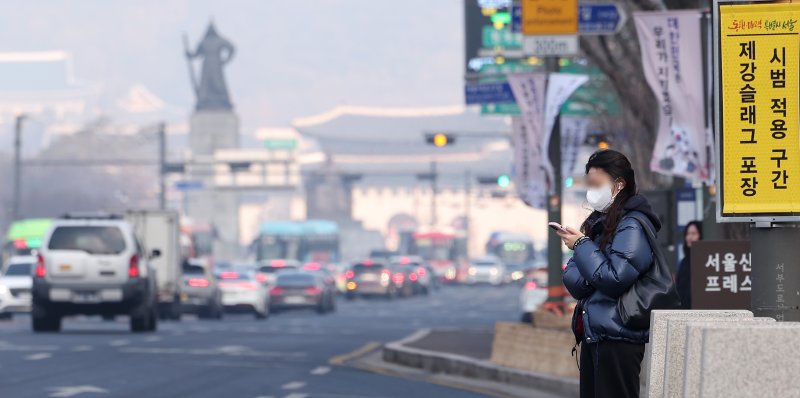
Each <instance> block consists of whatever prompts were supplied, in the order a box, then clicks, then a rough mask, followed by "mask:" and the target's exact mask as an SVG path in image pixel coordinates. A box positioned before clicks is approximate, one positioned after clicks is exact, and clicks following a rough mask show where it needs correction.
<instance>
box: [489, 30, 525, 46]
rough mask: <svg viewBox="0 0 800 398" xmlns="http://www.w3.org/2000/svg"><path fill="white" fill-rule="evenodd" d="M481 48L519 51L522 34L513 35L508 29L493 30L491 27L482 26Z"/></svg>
mask: <svg viewBox="0 0 800 398" xmlns="http://www.w3.org/2000/svg"><path fill="white" fill-rule="evenodd" d="M483 47H485V48H497V47H502V48H506V49H519V48H522V34H521V33H514V32H512V31H511V30H510V29H508V28H503V29H495V28H494V27H493V26H484V27H483Z"/></svg>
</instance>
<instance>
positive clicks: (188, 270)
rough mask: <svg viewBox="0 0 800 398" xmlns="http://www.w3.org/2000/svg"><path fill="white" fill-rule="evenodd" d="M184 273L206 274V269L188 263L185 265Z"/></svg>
mask: <svg viewBox="0 0 800 398" xmlns="http://www.w3.org/2000/svg"><path fill="white" fill-rule="evenodd" d="M183 274H184V275H205V269H204V268H203V267H201V266H199V265H191V264H187V265H184V266H183Z"/></svg>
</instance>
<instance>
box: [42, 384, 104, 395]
mask: <svg viewBox="0 0 800 398" xmlns="http://www.w3.org/2000/svg"><path fill="white" fill-rule="evenodd" d="M50 391H52V392H51V393H50V396H51V397H73V396H75V395H80V394H85V393H92V392H93V393H99V394H108V390H106V389H103V388H100V387H95V386H67V387H55V388H51V389H50Z"/></svg>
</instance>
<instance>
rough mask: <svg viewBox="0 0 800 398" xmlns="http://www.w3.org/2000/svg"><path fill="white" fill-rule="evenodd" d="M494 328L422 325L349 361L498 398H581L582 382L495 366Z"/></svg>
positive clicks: (363, 366) (357, 364) (376, 370)
mask: <svg viewBox="0 0 800 398" xmlns="http://www.w3.org/2000/svg"><path fill="white" fill-rule="evenodd" d="M493 339H494V330H464V329H460V330H459V329H436V330H429V329H423V330H419V331H417V332H416V333H414V334H412V335H410V336H408V337H406V338H404V339H402V340H398V341H395V342H391V343H387V344H386V345H384V346H383V349H382V350H381V351H380V352H374V353H373V354H371V355H365V356H363V357H361V358H359V359H356V360H354V361H352V362H351V363H350V365H352V366H355V367H358V368H361V369H365V370H369V371H373V372H378V373H384V374H392V375H394V376H399V377H408V378H417V379H425V380H426V381H428V382H432V383H437V384H443V385H448V386H451V387H455V388H461V389H466V390H471V391H476V392H480V393H483V394H486V395H489V396H495V397H520V398H521V397H528V398H529V397H534V398H564V397H577V396H578V381H577V380H575V379H569V378H563V377H556V376H551V375H546V374H540V373H532V372H527V371H522V370H518V369H512V368H507V367H503V366H500V365H497V364H494V363H493V362H491V361H490V360H489V358H490V357H491V353H492V344H493Z"/></svg>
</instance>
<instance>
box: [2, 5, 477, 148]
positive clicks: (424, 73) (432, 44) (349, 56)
mask: <svg viewBox="0 0 800 398" xmlns="http://www.w3.org/2000/svg"><path fill="white" fill-rule="evenodd" d="M461 4H462V1H461V0H283V1H279V0H136V1H134V0H128V1H122V0H118V1H117V0H71V1H67V0H61V1H55V0H37V1H30V0H15V1H4V2H3V5H4V6H5V7H3V10H4V12H3V13H2V14H0V51H36V50H66V51H68V52H70V53H71V54H72V55H73V59H74V66H75V71H74V75H75V76H76V77H77V78H78V79H81V80H83V81H86V82H88V83H93V84H98V85H100V87H101V88H102V89H103V91H104V92H105V93H108V94H109V95H110V98H108V99H109V100H111V99H113V98H116V97H118V96H120V95H121V94H122V93H124V92H125V91H126V90H127V88H128V87H130V86H131V85H132V84H136V83H139V84H143V85H144V86H146V87H147V88H149V89H150V90H151V91H152V92H154V93H155V94H156V95H157V96H159V97H161V98H162V99H164V100H165V101H166V102H167V103H168V104H170V105H173V106H178V107H180V108H185V109H186V112H187V114H188V112H189V111H190V109H191V106H192V105H193V103H194V98H193V94H192V93H191V89H190V85H189V79H188V76H187V73H188V72H187V66H186V61H185V59H184V57H183V48H182V39H181V36H182V34H183V33H184V32H186V33H188V34H189V39H190V42H191V43H192V45H193V46H194V45H196V43H197V41H198V40H199V39H200V38H201V37H202V34H203V33H204V32H205V28H206V25H207V24H208V22H209V20H210V19H211V18H213V19H214V21H215V23H216V25H217V28H218V31H219V32H220V34H222V35H223V36H225V37H227V38H228V39H229V40H231V41H232V42H233V43H234V44H235V45H236V47H237V54H236V57H235V59H234V60H233V62H232V63H231V64H230V65H229V67H228V68H227V70H226V73H227V78H228V85H229V88H230V90H231V92H232V96H233V99H234V101H235V105H236V107H237V110H238V112H239V114H240V116H241V118H242V123H243V132H245V133H249V132H251V131H252V130H253V129H255V128H257V127H261V126H281V125H288V124H289V122H290V121H291V120H292V119H293V118H295V117H298V116H308V115H312V114H316V113H319V112H323V111H325V110H328V109H330V108H332V107H334V106H336V105H342V104H349V105H385V106H424V105H452V104H458V103H460V102H461V101H462V89H461V84H462V73H461V71H462V59H463V55H462V54H463V49H462V47H463V42H462V41H463V32H462V29H463V28H462V25H463V22H462V18H463V17H462V5H461Z"/></svg>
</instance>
